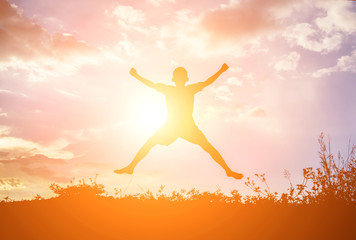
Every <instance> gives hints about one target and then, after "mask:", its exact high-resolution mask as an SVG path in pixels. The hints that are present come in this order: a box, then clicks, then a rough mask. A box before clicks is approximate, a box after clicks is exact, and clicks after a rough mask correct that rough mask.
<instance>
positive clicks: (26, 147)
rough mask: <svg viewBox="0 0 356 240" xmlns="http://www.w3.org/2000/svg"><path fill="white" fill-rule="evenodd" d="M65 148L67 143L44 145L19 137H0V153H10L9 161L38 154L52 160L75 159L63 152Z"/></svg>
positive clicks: (58, 142)
mask: <svg viewBox="0 0 356 240" xmlns="http://www.w3.org/2000/svg"><path fill="white" fill-rule="evenodd" d="M5 130H6V129H5ZM5 133H6V132H5ZM7 133H9V132H7ZM65 146H67V142H66V141H57V142H54V143H52V144H46V145H42V144H39V143H36V142H32V141H29V140H25V139H22V138H17V137H11V136H2V137H0V151H1V152H8V153H9V154H8V155H7V156H6V158H7V159H15V158H18V157H23V156H32V155H36V154H43V155H46V156H48V157H51V158H62V159H70V158H72V157H73V154H72V153H71V152H68V151H63V150H62V148H64V147H65Z"/></svg>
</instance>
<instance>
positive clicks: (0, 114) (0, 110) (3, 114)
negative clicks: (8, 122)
mask: <svg viewBox="0 0 356 240" xmlns="http://www.w3.org/2000/svg"><path fill="white" fill-rule="evenodd" d="M0 117H7V113H6V112H4V111H3V110H2V108H0Z"/></svg>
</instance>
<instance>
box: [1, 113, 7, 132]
mask: <svg viewBox="0 0 356 240" xmlns="http://www.w3.org/2000/svg"><path fill="white" fill-rule="evenodd" d="M0 117H7V113H6V112H4V111H3V110H2V108H0ZM0 136H1V130H0Z"/></svg>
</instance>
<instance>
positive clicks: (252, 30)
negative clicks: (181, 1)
mask: <svg viewBox="0 0 356 240" xmlns="http://www.w3.org/2000/svg"><path fill="white" fill-rule="evenodd" d="M294 2H295V1H283V0H271V1H258V0H250V1H246V0H242V1H238V2H235V1H232V2H231V3H230V4H229V5H223V7H221V8H219V9H215V10H212V11H210V12H208V13H206V14H204V15H203V17H202V20H201V25H202V27H203V28H204V29H205V30H206V31H207V32H209V33H211V34H213V35H214V36H215V37H217V38H226V37H227V38H230V37H233V38H235V39H244V38H246V37H251V36H254V35H256V34H258V33H262V32H265V31H270V30H272V29H275V28H278V27H279V20H280V19H281V18H283V17H286V16H287V13H289V12H290V11H291V10H292V9H293V6H294V5H293V4H294Z"/></svg>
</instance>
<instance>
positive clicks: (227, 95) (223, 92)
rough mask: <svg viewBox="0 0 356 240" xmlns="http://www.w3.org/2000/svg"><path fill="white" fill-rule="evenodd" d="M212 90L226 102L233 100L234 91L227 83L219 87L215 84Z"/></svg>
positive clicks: (218, 97)
mask: <svg viewBox="0 0 356 240" xmlns="http://www.w3.org/2000/svg"><path fill="white" fill-rule="evenodd" d="M211 90H212V91H213V92H214V94H215V97H216V98H217V99H221V100H223V101H226V102H228V101H231V97H232V92H231V90H230V88H229V87H228V86H227V85H223V86H218V87H215V86H213V87H211Z"/></svg>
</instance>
